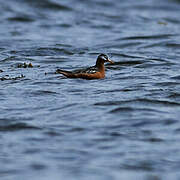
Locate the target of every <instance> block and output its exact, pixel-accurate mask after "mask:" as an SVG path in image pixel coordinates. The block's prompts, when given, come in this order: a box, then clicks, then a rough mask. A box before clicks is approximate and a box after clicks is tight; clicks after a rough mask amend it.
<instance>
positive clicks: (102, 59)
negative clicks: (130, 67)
mask: <svg viewBox="0 0 180 180" xmlns="http://www.w3.org/2000/svg"><path fill="white" fill-rule="evenodd" d="M105 62H110V63H111V64H113V63H114V62H113V61H112V60H110V59H109V58H108V56H107V55H106V54H100V55H99V56H98V58H97V61H96V65H97V64H104V63H105Z"/></svg>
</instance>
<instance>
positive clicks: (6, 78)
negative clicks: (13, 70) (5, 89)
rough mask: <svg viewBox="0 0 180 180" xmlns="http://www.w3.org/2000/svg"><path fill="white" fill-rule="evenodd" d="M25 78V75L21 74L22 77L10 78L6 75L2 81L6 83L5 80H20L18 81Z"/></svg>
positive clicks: (0, 78)
mask: <svg viewBox="0 0 180 180" xmlns="http://www.w3.org/2000/svg"><path fill="white" fill-rule="evenodd" d="M24 77H25V76H24V75H23V74H21V75H20V76H16V77H9V75H5V76H4V77H0V80H1V81H5V80H18V79H22V78H24Z"/></svg>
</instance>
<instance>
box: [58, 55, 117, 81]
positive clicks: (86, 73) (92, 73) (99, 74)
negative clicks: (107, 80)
mask: <svg viewBox="0 0 180 180" xmlns="http://www.w3.org/2000/svg"><path fill="white" fill-rule="evenodd" d="M106 62H110V63H111V64H113V63H114V62H113V61H112V60H110V59H109V58H108V56H107V55H106V54H100V55H99V56H98V57H97V60H96V65H95V66H92V67H89V68H86V69H79V70H74V71H65V70H61V69H57V70H56V73H59V74H63V75H64V76H66V77H67V78H82V79H102V78H104V77H105V67H104V63H106Z"/></svg>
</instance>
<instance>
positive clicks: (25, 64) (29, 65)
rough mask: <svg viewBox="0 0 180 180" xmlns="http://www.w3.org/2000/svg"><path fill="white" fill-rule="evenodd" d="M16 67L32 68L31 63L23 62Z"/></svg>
mask: <svg viewBox="0 0 180 180" xmlns="http://www.w3.org/2000/svg"><path fill="white" fill-rule="evenodd" d="M17 67H18V68H33V65H32V64H31V63H29V64H28V63H23V64H18V66H17Z"/></svg>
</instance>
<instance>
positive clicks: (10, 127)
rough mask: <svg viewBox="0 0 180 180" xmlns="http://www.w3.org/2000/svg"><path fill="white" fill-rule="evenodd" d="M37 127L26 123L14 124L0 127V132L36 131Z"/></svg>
mask: <svg viewBox="0 0 180 180" xmlns="http://www.w3.org/2000/svg"><path fill="white" fill-rule="evenodd" d="M36 129H40V128H38V127H35V126H32V125H28V124H26V123H15V124H9V125H0V131H19V130H36Z"/></svg>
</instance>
